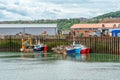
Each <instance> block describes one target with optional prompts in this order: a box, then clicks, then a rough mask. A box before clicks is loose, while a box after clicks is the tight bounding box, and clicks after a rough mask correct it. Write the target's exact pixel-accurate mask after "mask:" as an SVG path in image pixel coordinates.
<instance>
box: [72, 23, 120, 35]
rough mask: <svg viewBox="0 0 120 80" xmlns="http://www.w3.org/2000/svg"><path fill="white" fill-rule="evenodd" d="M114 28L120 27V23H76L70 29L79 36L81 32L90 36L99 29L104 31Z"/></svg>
mask: <svg viewBox="0 0 120 80" xmlns="http://www.w3.org/2000/svg"><path fill="white" fill-rule="evenodd" d="M114 28H120V23H97V24H74V25H73V26H72V27H71V28H70V30H71V31H72V32H74V34H75V35H76V36H79V34H82V35H83V36H89V34H90V33H92V32H96V31H98V30H102V31H103V30H109V29H114Z"/></svg>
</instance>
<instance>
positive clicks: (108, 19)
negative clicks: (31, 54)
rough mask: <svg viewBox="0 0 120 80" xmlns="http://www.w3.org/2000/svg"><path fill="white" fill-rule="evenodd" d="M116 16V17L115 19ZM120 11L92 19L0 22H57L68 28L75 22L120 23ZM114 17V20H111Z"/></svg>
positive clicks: (60, 29)
mask: <svg viewBox="0 0 120 80" xmlns="http://www.w3.org/2000/svg"><path fill="white" fill-rule="evenodd" d="M113 18H115V19H113ZM117 18H120V11H116V12H110V13H107V14H104V15H100V16H97V17H93V18H91V19H87V18H70V19H56V20H49V19H47V20H44V19H41V20H33V21H24V20H19V21H2V22H0V24H12V23H13V24H33V23H34V24H47V23H48V24H52V23H56V24H57V26H58V30H59V31H62V30H68V29H70V27H71V26H72V25H73V24H79V23H99V22H101V23H102V22H103V23H104V22H107V23H108V22H119V23H120V19H117ZM111 19H112V20H111Z"/></svg>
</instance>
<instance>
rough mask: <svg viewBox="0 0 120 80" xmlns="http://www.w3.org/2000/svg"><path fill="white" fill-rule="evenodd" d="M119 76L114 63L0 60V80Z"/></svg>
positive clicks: (106, 78) (119, 66) (86, 79)
mask: <svg viewBox="0 0 120 80" xmlns="http://www.w3.org/2000/svg"><path fill="white" fill-rule="evenodd" d="M2 56H3V54H2ZM119 75H120V63H115V62H114V63H113V62H80V61H76V60H69V59H66V60H62V59H61V60H47V59H46V60H41V59H36V58H22V57H11V58H8V57H6V58H0V80H119V79H120V76H119Z"/></svg>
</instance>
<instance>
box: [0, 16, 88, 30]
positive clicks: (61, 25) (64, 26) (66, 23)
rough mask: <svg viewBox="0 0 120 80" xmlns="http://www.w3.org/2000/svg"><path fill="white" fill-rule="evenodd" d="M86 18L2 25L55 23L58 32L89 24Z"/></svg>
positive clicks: (18, 22)
mask: <svg viewBox="0 0 120 80" xmlns="http://www.w3.org/2000/svg"><path fill="white" fill-rule="evenodd" d="M87 21H88V19H86V18H70V19H56V20H49V19H48V20H43V19H42V20H33V21H23V20H19V21H2V22H0V24H52V23H55V24H57V26H58V30H59V31H62V30H68V29H70V27H71V26H72V25H73V24H78V23H80V22H87Z"/></svg>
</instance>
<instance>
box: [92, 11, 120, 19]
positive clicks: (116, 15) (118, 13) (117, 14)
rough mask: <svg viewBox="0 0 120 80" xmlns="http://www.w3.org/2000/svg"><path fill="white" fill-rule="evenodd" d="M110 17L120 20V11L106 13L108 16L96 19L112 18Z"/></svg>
mask: <svg viewBox="0 0 120 80" xmlns="http://www.w3.org/2000/svg"><path fill="white" fill-rule="evenodd" d="M110 17H112V18H120V11H116V12H110V13H106V14H103V15H100V16H97V17H94V19H102V18H110Z"/></svg>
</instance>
